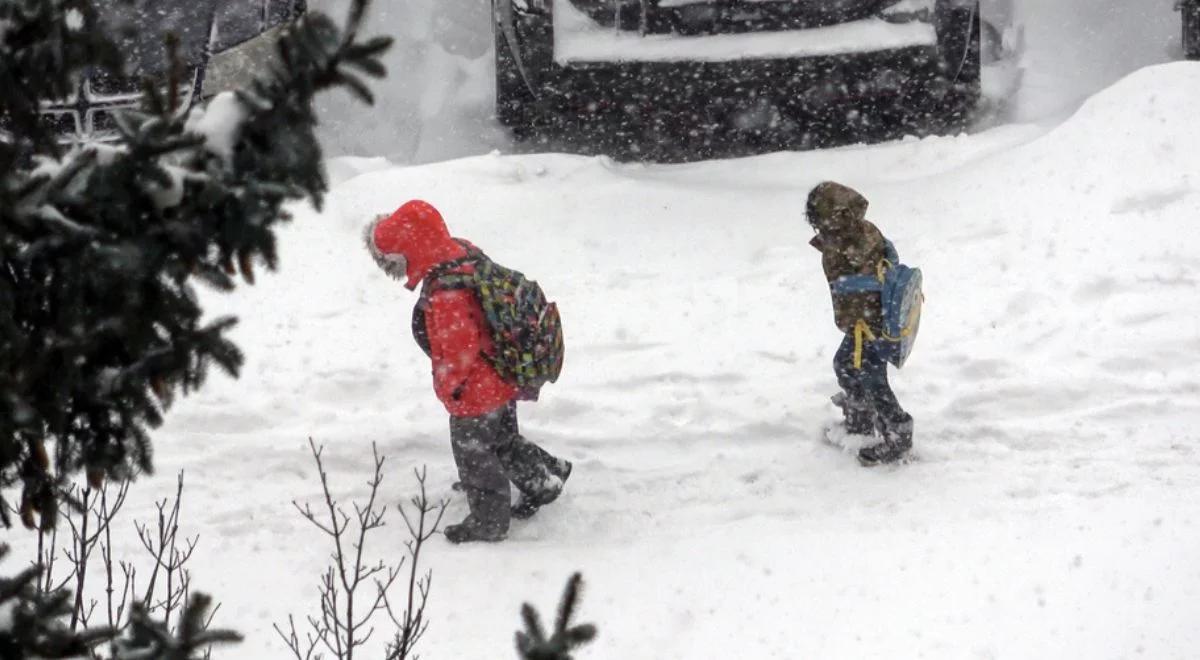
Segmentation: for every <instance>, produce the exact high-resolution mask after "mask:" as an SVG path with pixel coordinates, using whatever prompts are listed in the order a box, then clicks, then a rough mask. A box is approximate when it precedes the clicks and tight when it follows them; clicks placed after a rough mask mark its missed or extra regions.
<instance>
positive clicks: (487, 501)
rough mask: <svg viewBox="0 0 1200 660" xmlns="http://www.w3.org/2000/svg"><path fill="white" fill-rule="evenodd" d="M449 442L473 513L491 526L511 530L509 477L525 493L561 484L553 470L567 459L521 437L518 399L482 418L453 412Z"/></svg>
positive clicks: (538, 492) (533, 493)
mask: <svg viewBox="0 0 1200 660" xmlns="http://www.w3.org/2000/svg"><path fill="white" fill-rule="evenodd" d="M450 447H451V449H452V450H453V451H454V462H455V463H456V464H457V465H458V479H459V481H460V482H461V483H462V485H463V490H464V491H466V493H467V504H468V506H469V507H470V509H471V515H472V516H473V517H474V518H475V520H476V521H477V522H478V523H479V524H481V525H483V526H484V527H485V528H488V529H489V531H496V532H505V531H508V523H509V516H510V509H509V506H510V495H509V492H510V489H509V482H510V481H511V482H512V484H513V485H514V486H516V487H517V490H518V491H520V492H521V494H522V495H523V496H525V497H538V496H540V495H541V494H542V493H543V492H544V491H545V490H546V489H548V488H559V487H560V483H559V480H558V479H557V478H555V477H554V475H557V474H559V473H561V471H562V470H563V467H564V465H565V463H564V461H561V460H559V459H557V458H555V457H554V456H552V455H551V454H550V453H549V452H547V451H546V450H544V449H542V448H541V447H539V446H537V445H535V444H533V443H532V442H529V441H528V440H526V439H525V438H523V437H521V432H520V429H519V428H518V426H517V404H516V403H515V402H513V403H509V404H508V405H506V406H504V407H502V408H500V409H498V410H495V411H493V412H491V413H488V414H486V415H481V416H479V417H451V418H450Z"/></svg>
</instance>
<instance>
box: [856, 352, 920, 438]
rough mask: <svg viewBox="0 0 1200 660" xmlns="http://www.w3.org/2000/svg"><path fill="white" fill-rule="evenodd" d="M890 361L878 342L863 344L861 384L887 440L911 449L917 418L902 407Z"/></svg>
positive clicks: (877, 424)
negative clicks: (892, 381)
mask: <svg viewBox="0 0 1200 660" xmlns="http://www.w3.org/2000/svg"><path fill="white" fill-rule="evenodd" d="M887 370H888V362H887V360H886V359H884V358H883V357H882V355H881V354H880V352H879V351H878V349H877V347H876V345H874V344H867V345H865V346H864V347H863V360H862V369H861V370H860V372H859V373H860V381H859V382H860V383H861V384H862V387H863V393H864V396H865V397H866V400H867V403H868V405H870V407H871V409H872V410H873V411H874V413H875V424H876V426H877V427H878V429H879V433H880V435H882V436H883V438H884V440H886V441H887V442H889V443H891V444H893V445H895V446H897V447H899V448H902V449H908V448H909V447H911V446H912V434H913V419H912V415H909V414H908V413H907V412H905V411H904V408H902V407H900V402H899V401H898V400H897V399H896V394H895V392H893V391H892V386H891V385H890V384H889V383H888V377H887Z"/></svg>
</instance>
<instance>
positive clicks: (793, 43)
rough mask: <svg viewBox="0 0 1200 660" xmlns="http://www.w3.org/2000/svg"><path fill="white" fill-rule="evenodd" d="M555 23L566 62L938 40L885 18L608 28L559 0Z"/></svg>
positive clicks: (730, 58) (747, 55)
mask: <svg viewBox="0 0 1200 660" xmlns="http://www.w3.org/2000/svg"><path fill="white" fill-rule="evenodd" d="M553 25H554V28H553V30H554V61H555V63H556V64H558V65H560V66H589V65H596V64H614V63H629V62H646V63H650V62H735V61H744V60H776V59H797V58H809V57H827V56H834V55H857V54H865V53H876V52H884V51H894V50H902V49H906V48H921V47H936V45H937V31H936V30H935V28H934V26H933V25H932V24H931V23H929V22H926V21H921V20H907V21H897V20H885V19H884V18H869V19H864V20H859V21H853V22H850V23H843V24H840V25H833V26H829V27H820V28H810V29H805V30H780V31H771V32H747V33H741V34H715V35H702V36H682V35H674V34H672V35H639V34H638V33H636V32H631V31H625V30H614V29H612V28H604V27H602V26H600V25H598V24H596V23H595V22H593V21H592V20H591V19H590V18H588V17H587V16H586V15H585V14H583V12H581V11H579V10H578V9H577V8H575V7H574V5H572V4H571V3H570V2H557V3H555V4H554V13H553Z"/></svg>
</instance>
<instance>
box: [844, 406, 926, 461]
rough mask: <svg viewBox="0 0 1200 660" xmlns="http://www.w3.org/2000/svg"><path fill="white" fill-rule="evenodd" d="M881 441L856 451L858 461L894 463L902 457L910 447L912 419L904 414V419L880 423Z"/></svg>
mask: <svg viewBox="0 0 1200 660" xmlns="http://www.w3.org/2000/svg"><path fill="white" fill-rule="evenodd" d="M880 426H882V427H883V428H882V432H883V442H881V443H879V444H876V445H871V446H870V447H863V448H862V449H860V450H859V452H858V461H859V462H860V463H862V464H863V465H864V466H867V467H870V466H872V465H879V464H881V463H895V462H896V461H899V460H901V459H903V458H904V457H905V456H906V455H907V454H908V451H909V450H910V449H912V438H913V420H912V417H910V416H908V415H905V417H904V419H902V420H900V421H896V422H889V423H886V424H881V425H880Z"/></svg>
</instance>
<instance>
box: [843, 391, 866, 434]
mask: <svg viewBox="0 0 1200 660" xmlns="http://www.w3.org/2000/svg"><path fill="white" fill-rule="evenodd" d="M833 405H835V406H837V407H839V408H841V409H842V429H843V430H844V431H845V432H846V433H847V434H849V435H874V434H875V414H874V413H873V412H871V408H870V406H868V405H867V404H866V403H865V402H862V401H858V400H855V399H851V398H850V397H848V396H846V394H845V393H844V392H838V393H837V394H835V395H833Z"/></svg>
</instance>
